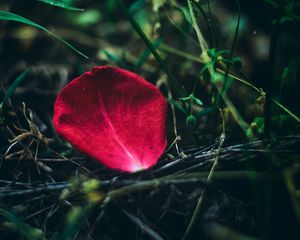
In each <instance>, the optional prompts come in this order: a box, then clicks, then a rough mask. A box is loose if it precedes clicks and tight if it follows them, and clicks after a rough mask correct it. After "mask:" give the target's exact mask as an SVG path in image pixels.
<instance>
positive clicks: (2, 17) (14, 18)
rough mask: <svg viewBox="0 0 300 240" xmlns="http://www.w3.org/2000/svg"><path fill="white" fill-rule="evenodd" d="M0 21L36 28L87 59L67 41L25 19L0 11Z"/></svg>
mask: <svg viewBox="0 0 300 240" xmlns="http://www.w3.org/2000/svg"><path fill="white" fill-rule="evenodd" d="M0 20H3V21H15V22H20V23H24V24H27V25H30V26H33V27H36V28H39V29H41V30H43V31H45V32H46V33H48V34H49V35H51V36H52V37H54V38H56V39H57V40H59V41H61V42H62V43H64V44H65V45H66V46H67V47H69V48H70V49H72V50H73V51H74V52H76V53H78V54H79V55H81V56H83V57H84V58H86V59H88V56H86V55H85V54H83V53H82V52H80V51H79V50H77V49H76V48H75V47H73V46H72V45H71V44H70V43H68V42H67V41H65V40H63V39H62V38H60V37H59V36H58V35H56V34H55V33H53V32H51V31H49V30H48V29H46V28H44V27H43V26H41V25H39V24H37V23H35V22H33V21H31V20H29V19H27V18H24V17H22V16H20V15H17V14H14V13H11V12H7V11H2V10H0Z"/></svg>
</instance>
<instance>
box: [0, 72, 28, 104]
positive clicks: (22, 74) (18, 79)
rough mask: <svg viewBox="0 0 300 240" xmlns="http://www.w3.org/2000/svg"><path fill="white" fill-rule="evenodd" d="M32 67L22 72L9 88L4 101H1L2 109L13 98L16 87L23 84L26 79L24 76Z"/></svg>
mask: <svg viewBox="0 0 300 240" xmlns="http://www.w3.org/2000/svg"><path fill="white" fill-rule="evenodd" d="M29 71H30V69H27V70H26V71H24V72H22V73H21V74H20V75H19V76H18V77H17V78H16V79H15V80H14V82H13V83H12V85H11V86H10V87H9V88H8V89H7V91H6V93H5V95H4V97H3V99H2V102H1V103H0V109H1V108H4V107H5V105H6V103H7V101H8V99H9V98H11V96H12V95H13V94H14V92H15V90H16V88H17V87H18V86H19V85H20V84H21V82H22V81H23V80H24V78H25V77H26V76H27V74H28V73H29Z"/></svg>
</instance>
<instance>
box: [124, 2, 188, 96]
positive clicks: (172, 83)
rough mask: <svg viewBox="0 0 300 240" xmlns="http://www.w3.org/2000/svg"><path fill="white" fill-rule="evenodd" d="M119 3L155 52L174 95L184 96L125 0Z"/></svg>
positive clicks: (153, 52)
mask: <svg viewBox="0 0 300 240" xmlns="http://www.w3.org/2000/svg"><path fill="white" fill-rule="evenodd" d="M118 4H119V6H120V8H121V10H122V11H123V13H124V14H125V16H126V17H127V18H128V20H129V22H130V23H131V25H132V27H133V28H134V29H135V31H136V32H137V33H138V35H139V36H140V38H141V39H142V40H143V41H144V43H145V44H146V46H147V47H148V48H149V50H150V51H151V53H152V54H153V56H154V57H155V59H156V60H157V62H158V63H159V65H160V66H161V68H162V70H163V71H164V72H165V73H166V75H167V77H168V81H169V84H170V87H171V89H172V91H174V97H175V98H179V97H182V96H184V95H185V94H184V91H183V89H182V88H181V87H180V86H179V85H178V83H177V82H176V80H175V78H174V76H173V74H172V73H171V72H170V70H169V68H168V66H167V64H166V63H165V61H164V60H163V59H162V58H161V56H160V55H159V53H158V52H157V51H156V49H155V47H154V46H153V44H152V43H151V41H150V40H149V39H148V38H147V36H146V34H145V33H144V32H143V30H142V29H141V27H140V26H139V24H138V23H137V22H136V21H135V19H134V18H133V16H132V15H131V14H130V13H129V12H128V9H127V7H126V5H125V3H124V2H123V0H118Z"/></svg>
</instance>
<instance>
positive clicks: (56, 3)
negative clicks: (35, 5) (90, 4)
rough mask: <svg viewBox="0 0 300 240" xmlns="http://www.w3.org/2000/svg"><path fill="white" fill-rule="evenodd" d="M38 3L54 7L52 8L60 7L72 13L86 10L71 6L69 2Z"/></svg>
mask: <svg viewBox="0 0 300 240" xmlns="http://www.w3.org/2000/svg"><path fill="white" fill-rule="evenodd" d="M37 1H39V2H43V3H46V4H49V5H52V6H55V7H60V8H64V9H67V10H71V11H84V9H82V8H76V7H73V6H71V5H70V4H68V3H67V1H64V0H60V1H57V0H37Z"/></svg>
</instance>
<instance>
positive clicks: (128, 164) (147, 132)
mask: <svg viewBox="0 0 300 240" xmlns="http://www.w3.org/2000/svg"><path fill="white" fill-rule="evenodd" d="M166 112H167V104H166V101H165V98H164V96H163V95H162V94H161V92H160V91H159V89H157V88H156V87H155V86H153V85H152V84H150V83H149V82H147V81H146V80H145V79H143V78H142V77H140V76H138V75H136V74H134V73H132V72H130V71H127V70H124V69H120V68H115V67H108V66H101V67H94V68H93V70H92V71H91V72H86V73H84V74H83V75H81V76H79V77H77V78H75V79H74V80H73V81H71V82H70V83H69V84H68V85H67V86H65V87H64V88H63V89H62V91H61V92H60V93H59V95H58V96H57V99H56V102H55V106H54V117H53V124H54V127H55V129H56V131H57V133H58V134H59V135H60V136H61V137H62V138H64V139H65V140H67V141H68V142H70V143H71V144H72V145H73V146H74V147H75V148H76V149H78V150H79V151H82V152H83V153H85V154H87V155H89V156H90V157H92V158H94V159H96V160H98V161H100V162H101V163H102V164H104V165H105V166H107V167H109V168H113V169H118V170H121V171H126V172H136V171H140V170H143V169H147V168H149V167H151V166H153V165H154V164H155V163H156V162H157V161H158V159H159V157H160V156H161V154H162V153H163V151H164V149H165V147H166V144H167V140H166V126H165V123H166Z"/></svg>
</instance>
